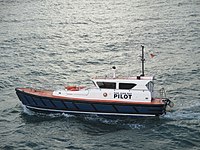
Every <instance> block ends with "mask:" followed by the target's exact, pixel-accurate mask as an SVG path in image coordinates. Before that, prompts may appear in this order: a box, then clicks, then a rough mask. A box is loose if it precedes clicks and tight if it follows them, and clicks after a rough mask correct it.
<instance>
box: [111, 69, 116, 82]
mask: <svg viewBox="0 0 200 150" xmlns="http://www.w3.org/2000/svg"><path fill="white" fill-rule="evenodd" d="M112 70H113V79H115V78H116V67H115V66H113V67H112Z"/></svg>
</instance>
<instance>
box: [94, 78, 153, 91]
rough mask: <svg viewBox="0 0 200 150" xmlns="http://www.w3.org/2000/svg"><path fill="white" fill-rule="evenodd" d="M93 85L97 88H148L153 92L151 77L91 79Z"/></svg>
mask: <svg viewBox="0 0 200 150" xmlns="http://www.w3.org/2000/svg"><path fill="white" fill-rule="evenodd" d="M92 81H93V83H94V85H95V86H96V87H97V88H99V89H114V90H148V91H150V92H153V88H154V83H153V77H142V78H137V77H136V78H133V77H132V78H126V79H118V78H117V79H113V78H108V79H107V78H106V79H101V78H99V79H92Z"/></svg>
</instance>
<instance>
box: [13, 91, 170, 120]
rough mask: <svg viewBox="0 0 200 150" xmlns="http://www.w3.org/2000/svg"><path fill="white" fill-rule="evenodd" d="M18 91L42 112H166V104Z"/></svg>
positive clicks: (113, 114)
mask: <svg viewBox="0 0 200 150" xmlns="http://www.w3.org/2000/svg"><path fill="white" fill-rule="evenodd" d="M16 93H17V95H18V97H19V99H20V101H21V102H22V104H23V105H25V106H26V107H27V108H28V109H30V110H33V111H40V112H46V113H48V112H51V113H52V112H55V113H68V114H95V115H109V116H160V115H162V114H165V112H166V104H121V103H105V102H91V101H90V102H84V101H77V100H70V99H58V98H56V99H55V98H50V97H42V96H36V95H32V94H29V93H25V92H23V91H20V90H17V89H16Z"/></svg>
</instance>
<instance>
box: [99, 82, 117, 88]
mask: <svg viewBox="0 0 200 150" xmlns="http://www.w3.org/2000/svg"><path fill="white" fill-rule="evenodd" d="M97 85H98V86H99V88H102V89H116V83H114V82H97Z"/></svg>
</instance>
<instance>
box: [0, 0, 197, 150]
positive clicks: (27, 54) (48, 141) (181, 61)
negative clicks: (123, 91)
mask: <svg viewBox="0 0 200 150" xmlns="http://www.w3.org/2000/svg"><path fill="white" fill-rule="evenodd" d="M141 45H144V46H145V49H146V57H147V61H146V74H150V75H156V78H157V85H158V88H160V87H165V88H166V90H167V92H168V97H170V99H171V100H173V102H174V103H175V107H174V108H173V109H172V110H171V111H170V112H168V113H167V115H165V116H163V117H160V118H131V119H129V118H103V117H98V116H72V115H67V114H62V115H59V114H54V115H53V114H48V115H47V114H37V113H34V112H31V111H29V110H26V109H24V108H23V107H22V106H21V103H20V101H19V100H18V98H17V96H16V94H15V91H14V88H15V87H37V88H45V89H58V88H61V87H62V85H65V84H67V85H69V84H70V85H73V84H77V85H88V84H89V78H90V77H94V76H96V75H106V74H107V73H110V68H111V67H112V66H113V65H115V66H116V67H117V68H118V71H117V73H118V74H123V75H128V74H130V73H133V74H134V75H138V74H140V61H139V57H138V56H139V55H140V50H141ZM148 53H154V54H155V55H156V56H155V57H154V58H153V59H150V58H149V57H148ZM199 58H200V1H199V0H173V1H166V0H159V1H156V0H151V1H150V0H118V1H115V0H101V1H97V0H81V1H80V0H79V1H78V0H68V1H63V0H46V1H44V0H32V1H31V0H26V1H25V0H0V94H1V96H0V149H8V150H10V149H15V150H16V149H84V150H85V149H112V150H116V149H120V150H122V149H124V150H128V149H142V150H143V149H151V150H155V149H170V150H172V149H173V150H174V149H188V150H191V149H200V148H199V147H200V94H199V93H200V92H199V89H200V84H199V81H200V66H199V63H200V59H199Z"/></svg>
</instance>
